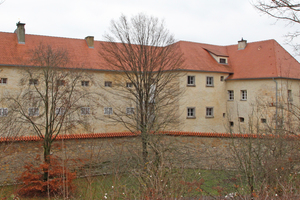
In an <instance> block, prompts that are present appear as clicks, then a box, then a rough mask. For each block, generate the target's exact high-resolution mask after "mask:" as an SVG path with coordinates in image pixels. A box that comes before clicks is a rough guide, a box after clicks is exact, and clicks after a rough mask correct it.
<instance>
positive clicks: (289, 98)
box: [288, 90, 293, 101]
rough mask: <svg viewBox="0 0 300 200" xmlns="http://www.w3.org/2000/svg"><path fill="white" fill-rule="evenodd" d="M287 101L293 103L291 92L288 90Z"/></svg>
mask: <svg viewBox="0 0 300 200" xmlns="http://www.w3.org/2000/svg"><path fill="white" fill-rule="evenodd" d="M288 101H293V96H292V90H288Z"/></svg>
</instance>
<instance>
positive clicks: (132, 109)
mask: <svg viewBox="0 0 300 200" xmlns="http://www.w3.org/2000/svg"><path fill="white" fill-rule="evenodd" d="M126 114H127V115H132V114H134V108H132V107H128V108H126Z"/></svg>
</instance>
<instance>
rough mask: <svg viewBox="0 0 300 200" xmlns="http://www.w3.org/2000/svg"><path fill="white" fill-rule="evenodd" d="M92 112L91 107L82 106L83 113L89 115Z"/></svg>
mask: <svg viewBox="0 0 300 200" xmlns="http://www.w3.org/2000/svg"><path fill="white" fill-rule="evenodd" d="M89 114H90V108H89V107H82V108H81V115H89Z"/></svg>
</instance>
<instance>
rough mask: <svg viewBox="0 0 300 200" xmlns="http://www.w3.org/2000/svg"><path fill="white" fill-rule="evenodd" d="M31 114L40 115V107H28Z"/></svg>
mask: <svg viewBox="0 0 300 200" xmlns="http://www.w3.org/2000/svg"><path fill="white" fill-rule="evenodd" d="M28 115H29V116H39V108H28Z"/></svg>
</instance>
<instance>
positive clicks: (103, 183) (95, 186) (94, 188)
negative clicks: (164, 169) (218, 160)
mask: <svg viewBox="0 0 300 200" xmlns="http://www.w3.org/2000/svg"><path fill="white" fill-rule="evenodd" d="M176 173H177V172H175V173H174V174H175V175H176ZM174 174H173V175H174ZM179 174H180V177H179V178H174V179H168V182H166V183H165V186H164V187H165V188H164V191H167V192H168V193H170V195H171V196H172V195H173V194H174V196H172V197H176V198H179V197H181V196H182V197H200V196H218V195H224V194H226V193H230V192H234V187H233V186H234V182H232V179H231V176H232V175H231V174H230V173H229V172H228V171H216V170H214V171H213V170H195V169H185V170H184V171H180V172H178V175H179ZM182 177H184V179H181V178H182ZM173 180H174V182H172V181H173ZM161 181H163V180H161ZM175 181H176V182H175ZM74 184H75V186H76V192H75V193H74V194H73V195H72V197H71V198H70V199H141V195H142V194H141V191H142V190H141V188H140V187H141V184H140V182H139V178H138V177H135V176H133V175H132V174H127V173H126V174H119V175H105V176H95V177H86V178H78V179H76V180H74ZM17 187H18V186H17V185H13V186H3V187H0V200H2V199H13V195H14V193H15V191H16V190H17ZM178 195H179V196H178ZM21 199H33V200H38V199H40V200H42V199H45V200H46V199H48V198H41V197H39V198H38V197H36V198H21ZM51 199H63V198H51Z"/></svg>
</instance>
